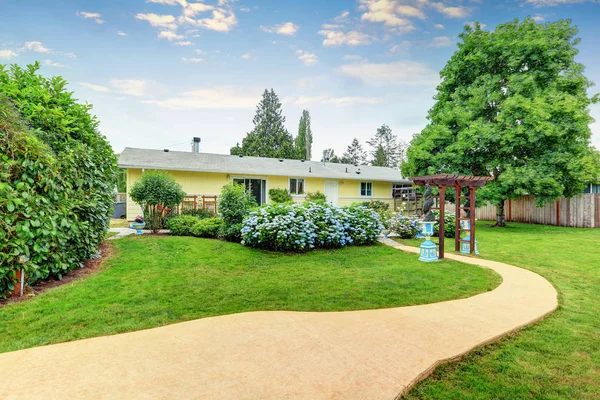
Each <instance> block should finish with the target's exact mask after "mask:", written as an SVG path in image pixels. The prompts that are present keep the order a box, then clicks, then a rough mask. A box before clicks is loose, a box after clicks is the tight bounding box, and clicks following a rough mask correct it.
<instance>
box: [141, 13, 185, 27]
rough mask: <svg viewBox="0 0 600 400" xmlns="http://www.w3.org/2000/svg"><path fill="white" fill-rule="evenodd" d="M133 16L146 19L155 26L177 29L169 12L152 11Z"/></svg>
mask: <svg viewBox="0 0 600 400" xmlns="http://www.w3.org/2000/svg"><path fill="white" fill-rule="evenodd" d="M135 18H136V19H139V20H142V21H148V23H149V24H150V25H152V26H153V27H155V28H166V29H169V30H172V31H174V30H175V29H177V24H176V22H175V21H176V20H175V17H174V16H172V15H169V14H164V15H159V14H154V13H147V14H141V13H140V14H137V15H136V16H135Z"/></svg>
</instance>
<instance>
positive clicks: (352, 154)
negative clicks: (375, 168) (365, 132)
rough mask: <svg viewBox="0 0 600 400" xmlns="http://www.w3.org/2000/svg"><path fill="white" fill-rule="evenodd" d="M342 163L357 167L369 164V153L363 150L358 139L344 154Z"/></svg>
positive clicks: (355, 139)
mask: <svg viewBox="0 0 600 400" xmlns="http://www.w3.org/2000/svg"><path fill="white" fill-rule="evenodd" d="M342 162H343V163H345V164H355V165H366V164H367V152H366V151H365V150H364V149H363V147H362V145H361V144H360V142H359V141H358V139H357V138H354V139H353V140H352V143H350V145H349V146H348V148H347V149H346V152H344V154H342Z"/></svg>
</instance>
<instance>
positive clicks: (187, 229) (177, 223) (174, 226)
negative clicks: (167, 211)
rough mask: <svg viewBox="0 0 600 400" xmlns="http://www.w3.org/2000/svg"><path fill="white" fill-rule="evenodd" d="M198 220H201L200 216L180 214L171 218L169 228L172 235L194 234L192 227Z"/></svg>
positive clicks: (168, 223)
mask: <svg viewBox="0 0 600 400" xmlns="http://www.w3.org/2000/svg"><path fill="white" fill-rule="evenodd" d="M198 221H200V218H198V217H194V216H192V215H179V216H177V217H173V218H171V219H169V221H168V222H167V228H168V229H169V230H170V231H171V234H172V235H177V236H190V235H191V234H192V227H193V226H194V225H196V222H198Z"/></svg>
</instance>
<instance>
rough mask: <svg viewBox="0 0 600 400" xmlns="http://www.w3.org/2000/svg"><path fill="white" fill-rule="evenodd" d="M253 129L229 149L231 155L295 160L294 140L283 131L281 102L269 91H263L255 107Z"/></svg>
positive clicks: (283, 119) (283, 120)
mask: <svg viewBox="0 0 600 400" xmlns="http://www.w3.org/2000/svg"><path fill="white" fill-rule="evenodd" d="M252 122H253V123H254V129H253V130H252V131H251V132H248V134H247V135H246V137H245V138H244V139H243V140H242V145H241V146H240V145H239V143H238V144H236V145H235V146H234V147H232V148H231V150H230V153H231V154H233V155H239V154H243V155H245V156H256V157H271V158H292V159H293V158H296V154H295V150H294V139H293V137H292V135H290V134H289V133H288V131H287V129H285V126H284V123H285V117H284V116H283V115H282V111H281V102H280V101H279V98H278V97H277V94H275V91H274V90H273V89H271V91H270V92H269V91H268V90H267V89H265V91H264V93H263V96H262V100H261V101H260V103H259V104H258V106H257V107H256V114H255V115H254V119H253V120H252Z"/></svg>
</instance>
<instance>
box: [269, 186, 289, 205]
mask: <svg viewBox="0 0 600 400" xmlns="http://www.w3.org/2000/svg"><path fill="white" fill-rule="evenodd" d="M269 200H271V201H272V202H273V203H289V202H291V201H293V199H292V195H291V194H290V193H289V192H288V191H287V190H286V189H269Z"/></svg>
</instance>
